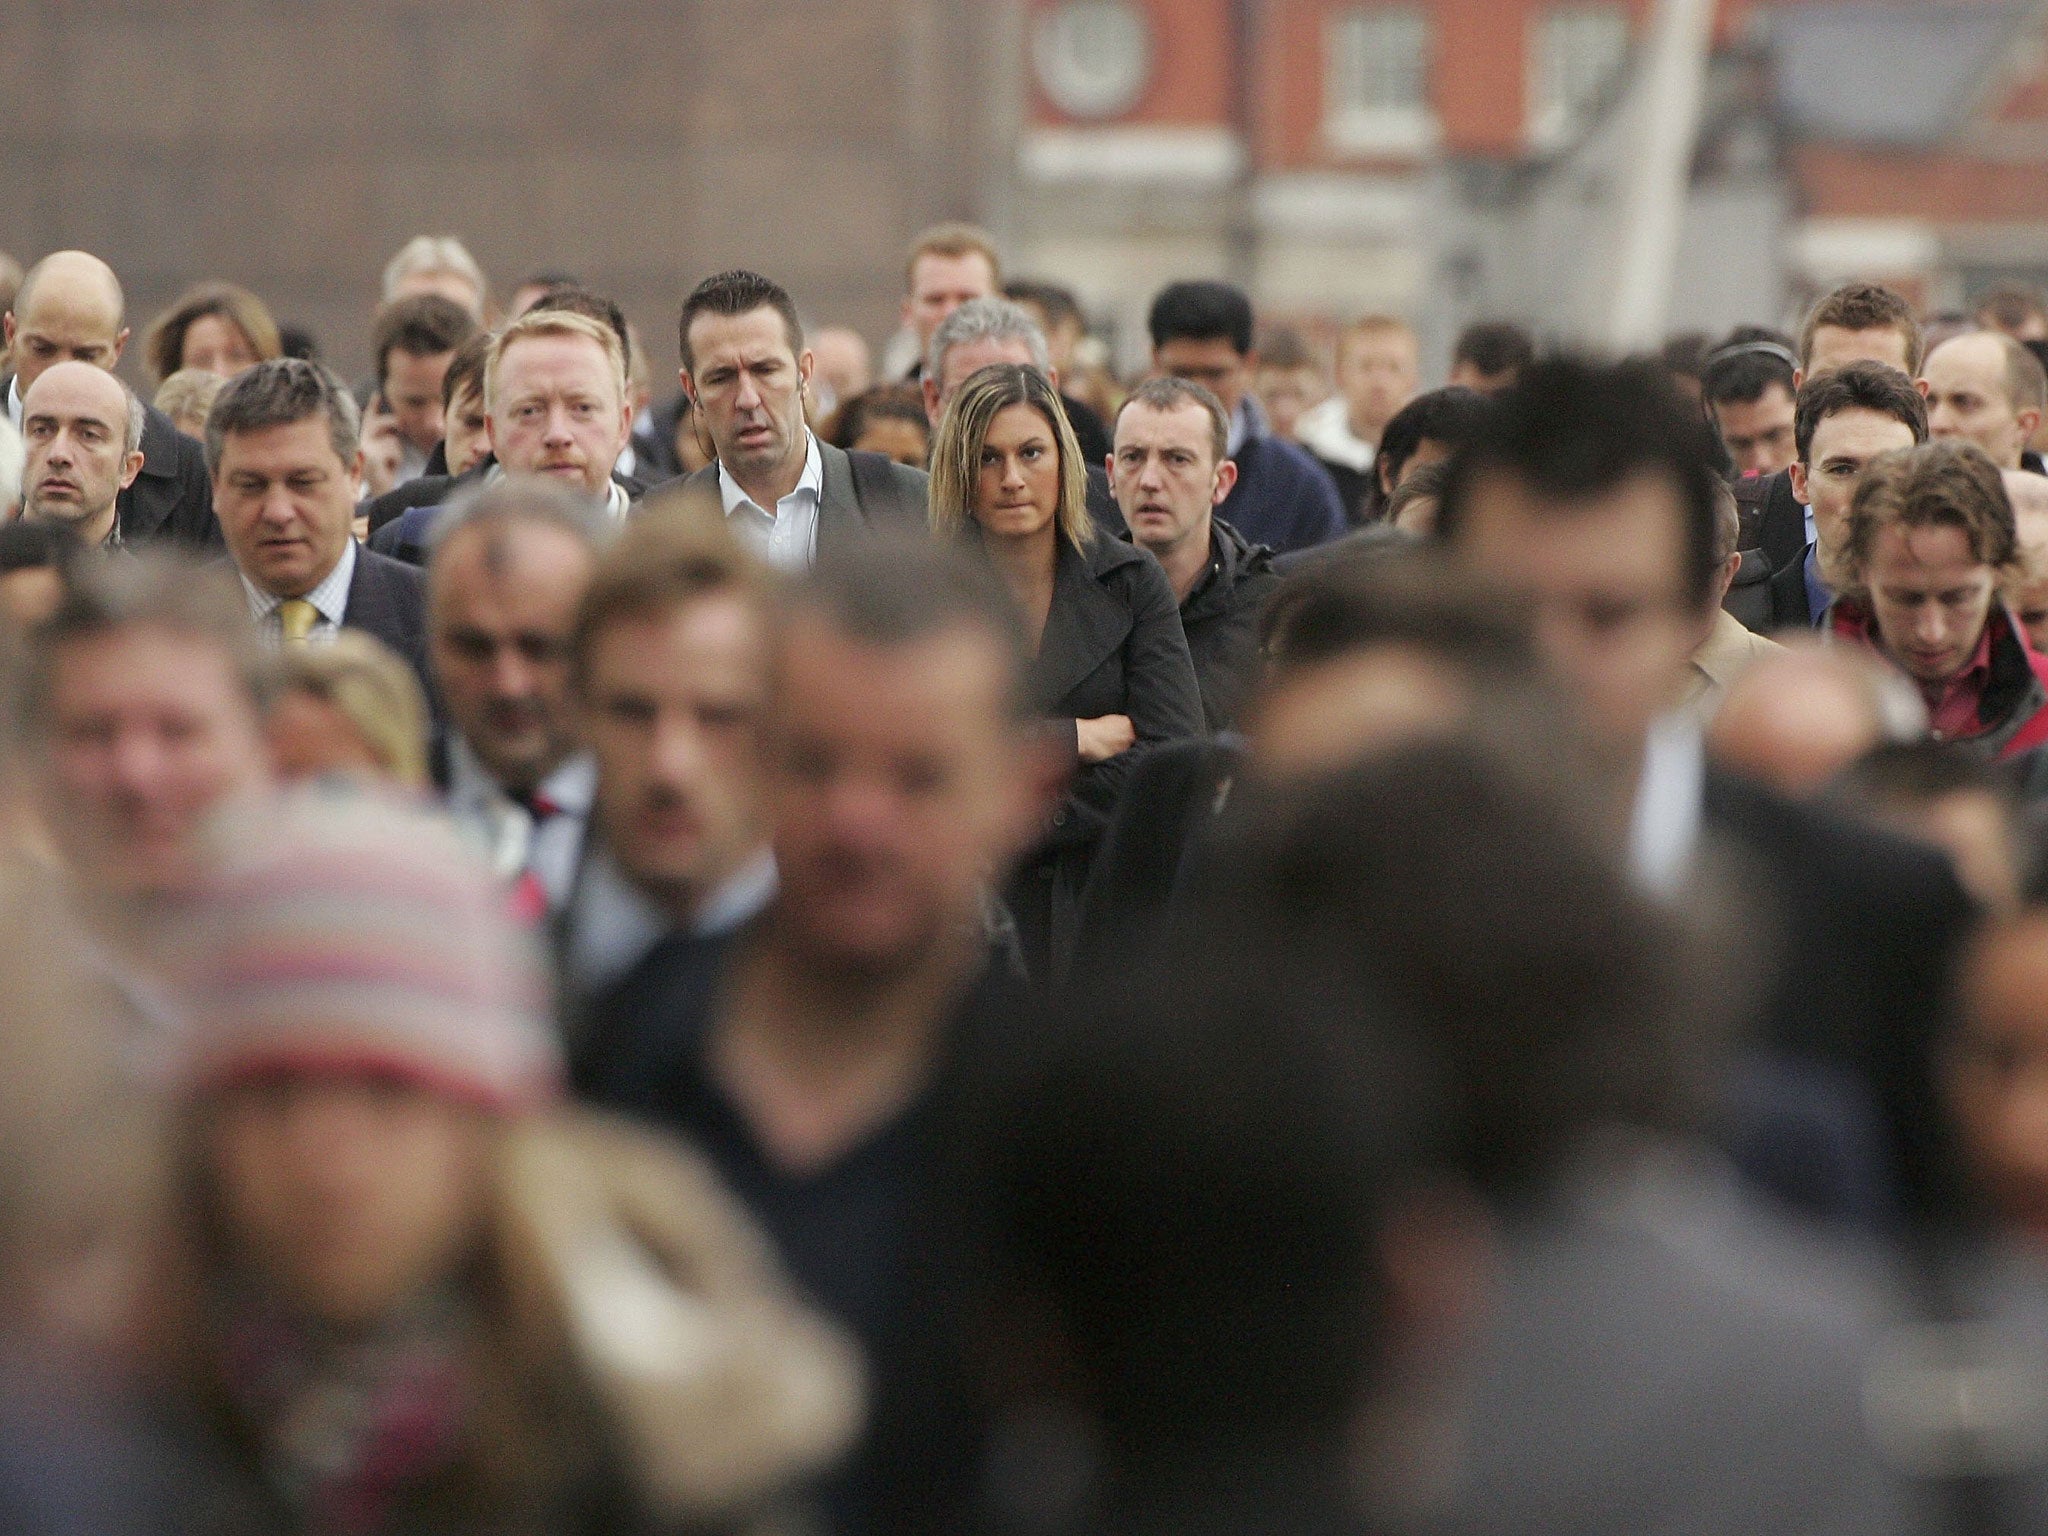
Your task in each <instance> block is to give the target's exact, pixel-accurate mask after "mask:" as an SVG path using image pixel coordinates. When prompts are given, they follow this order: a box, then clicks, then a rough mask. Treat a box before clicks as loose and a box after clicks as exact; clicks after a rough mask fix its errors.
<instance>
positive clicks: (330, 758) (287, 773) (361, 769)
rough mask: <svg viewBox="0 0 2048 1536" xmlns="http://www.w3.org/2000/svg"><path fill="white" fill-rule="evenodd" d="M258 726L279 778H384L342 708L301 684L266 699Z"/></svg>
mask: <svg viewBox="0 0 2048 1536" xmlns="http://www.w3.org/2000/svg"><path fill="white" fill-rule="evenodd" d="M263 731H264V738H265V740H266V741H267V742H268V744H269V747H270V767H271V771H272V772H273V773H275V774H276V775H277V777H278V779H279V780H281V781H282V782H284V783H287V784H296V783H299V782H301V781H303V780H307V779H328V778H343V779H358V780H363V781H366V782H367V781H374V780H377V779H380V778H382V777H384V765H383V764H382V763H381V762H379V761H378V760H377V752H376V749H375V748H373V747H372V746H371V745H370V743H369V742H367V741H366V740H364V739H363V733H362V732H361V731H359V730H357V729H356V726H355V722H354V721H353V720H351V719H349V717H348V712H347V711H346V710H344V709H342V708H341V707H340V706H339V705H337V704H335V703H334V702H333V701H332V700H329V699H323V698H320V697H319V696H318V695H316V694H311V693H308V692H307V691H306V690H305V689H303V688H287V689H286V690H285V691H284V692H283V693H281V694H279V695H278V697H277V698H276V699H275V700H273V701H272V703H271V706H270V713H269V714H268V715H267V716H266V717H265V718H264V722H263Z"/></svg>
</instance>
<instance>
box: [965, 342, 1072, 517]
mask: <svg viewBox="0 0 2048 1536" xmlns="http://www.w3.org/2000/svg"><path fill="white" fill-rule="evenodd" d="M1013 405H1028V406H1030V407H1031V408H1032V409H1033V410H1034V411H1036V412H1038V414H1039V415H1041V416H1043V417H1044V418H1045V421H1046V425H1047V426H1049V427H1051V428H1052V435H1053V441H1054V442H1056V443H1057V444H1058V445H1059V454H1060V502H1059V507H1058V509H1057V510H1056V511H1055V512H1054V514H1053V522H1054V523H1055V524H1056V525H1057V526H1058V528H1059V531H1060V532H1061V533H1063V534H1065V535H1066V536H1067V539H1068V540H1069V541H1070V542H1071V543H1072V544H1073V546H1074V548H1076V549H1086V548H1087V547H1088V545H1089V544H1090V543H1091V542H1092V541H1093V540H1094V538H1095V522H1094V519H1093V518H1091V517H1090V516H1089V515H1088V471H1087V469H1086V468H1085V467H1084V466H1083V464H1082V462H1081V445H1080V444H1079V443H1077V442H1075V441H1074V429H1073V428H1072V427H1071V426H1069V425H1068V423H1067V413H1066V410H1065V409H1064V408H1063V407H1062V406H1061V405H1060V397H1059V391H1058V390H1056V389H1054V388H1053V387H1052V385H1051V384H1050V383H1049V382H1048V381H1047V380H1046V377H1045V375H1044V374H1042V373H1040V372H1039V371H1038V370H1037V369H1036V368H1026V367H1024V366H1023V365H1022V364H1019V363H992V364H990V365H989V366H988V367H986V368H983V369H981V370H979V371H978V372H976V373H974V374H972V375H970V376H969V377H968V380H967V382H966V383H965V384H962V385H961V386H960V388H959V390H958V391H957V392H955V394H954V396H953V403H952V404H951V405H949V406H947V407H946V414H945V416H944V417H943V418H941V420H940V422H939V435H938V437H937V439H936V440H935V441H934V442H933V444H932V483H931V523H932V532H934V533H936V534H938V535H940V536H941V537H943V538H955V537H957V536H958V535H959V533H960V530H961V529H962V528H963V527H964V526H965V525H966V523H967V521H968V520H969V519H970V518H972V517H973V516H974V488H975V485H976V484H977V482H978V481H979V480H980V479H981V449H982V445H983V444H984V443H985V442H987V441H988V429H989V424H990V423H991V422H993V421H994V420H995V419H996V416H997V415H998V414H999V413H1000V412H1002V411H1005V410H1007V409H1009V408H1010V407H1011V406H1013Z"/></svg>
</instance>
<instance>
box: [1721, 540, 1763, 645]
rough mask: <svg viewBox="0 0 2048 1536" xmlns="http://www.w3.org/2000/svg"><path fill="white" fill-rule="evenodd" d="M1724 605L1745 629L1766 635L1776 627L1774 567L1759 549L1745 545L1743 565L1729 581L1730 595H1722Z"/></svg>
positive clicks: (1722, 604)
mask: <svg viewBox="0 0 2048 1536" xmlns="http://www.w3.org/2000/svg"><path fill="white" fill-rule="evenodd" d="M1721 606H1722V607H1723V608H1725V609H1727V610H1728V611H1729V612H1730V613H1732V614H1733V615H1735V618H1736V621H1737V622H1738V623H1740V624H1741V625H1742V627H1743V628H1745V629H1750V630H1754V631H1755V632H1756V633H1757V634H1760V635H1767V634H1769V633H1770V632H1771V630H1772V629H1773V628H1775V627H1776V626H1775V624H1774V623H1773V621H1772V611H1771V610H1772V604H1771V568H1770V566H1769V565H1768V564H1766V563H1765V561H1764V552H1763V551H1762V550H1760V549H1745V550H1744V551H1743V552H1742V566H1741V569H1739V570H1737V571H1736V573H1735V580H1734V581H1732V582H1731V583H1729V586H1728V595H1727V596H1726V597H1724V598H1722V599H1721Z"/></svg>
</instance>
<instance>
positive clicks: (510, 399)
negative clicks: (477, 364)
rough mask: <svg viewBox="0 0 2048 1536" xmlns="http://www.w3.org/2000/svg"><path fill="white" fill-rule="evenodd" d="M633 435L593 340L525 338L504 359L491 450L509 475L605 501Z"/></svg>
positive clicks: (628, 415)
mask: <svg viewBox="0 0 2048 1536" xmlns="http://www.w3.org/2000/svg"><path fill="white" fill-rule="evenodd" d="M632 434H633V412H632V408H631V407H630V406H628V405H627V404H626V397H625V393H624V391H623V390H621V388H620V387H619V380H618V377H617V376H616V375H615V374H614V373H613V372H612V366H611V359H610V358H609V357H607V356H606V355H605V350H604V348H603V347H601V346H599V345H598V344H597V343H596V342H595V341H593V340H591V339H590V338H589V337H588V336H577V335H547V334H543V335H539V336H522V337H520V338H519V340H517V341H515V342H513V343H512V345H511V346H509V347H507V348H506V349H505V350H504V352H503V353H502V354H500V356H499V358H498V399H497V404H496V407H495V408H494V409H493V410H492V412H491V415H490V436H491V451H492V452H494V453H495V454H497V456H498V462H499V463H500V464H502V465H504V466H505V469H506V471H507V472H508V473H511V474H520V475H546V476H548V477H549V478H550V479H553V480H559V481H561V482H562V484H564V485H565V486H567V487H569V488H570V489H571V490H574V491H579V492H581V493H582V494H583V495H585V496H590V497H603V496H606V495H608V494H609V493H610V492H609V487H610V484H611V478H612V466H613V465H614V464H616V463H617V462H618V459H619V454H620V453H621V452H622V451H624V449H625V446H626V439H627V438H629V437H631V436H632Z"/></svg>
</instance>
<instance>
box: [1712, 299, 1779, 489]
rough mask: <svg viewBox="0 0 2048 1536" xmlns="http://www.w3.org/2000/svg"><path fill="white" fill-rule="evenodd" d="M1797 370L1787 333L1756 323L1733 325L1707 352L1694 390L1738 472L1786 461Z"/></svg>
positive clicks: (1768, 471) (1765, 469) (1757, 471)
mask: <svg viewBox="0 0 2048 1536" xmlns="http://www.w3.org/2000/svg"><path fill="white" fill-rule="evenodd" d="M1798 372H1799V360H1798V358H1796V357H1795V356H1794V355H1793V353H1792V338H1791V337H1789V336H1783V335H1780V334H1779V333H1778V332H1776V331H1772V330H1767V329H1765V328H1764V327H1762V326H1757V325H1740V326H1737V327H1736V328H1735V329H1734V330H1733V331H1732V332H1730V333H1729V335H1728V339H1727V340H1726V341H1724V342H1722V343H1721V345H1720V346H1718V347H1716V348H1715V349H1714V351H1713V352H1712V353H1711V354H1709V355H1708V357H1707V361H1706V366H1705V370H1704V372H1703V373H1702V375H1701V378H1700V396H1701V399H1702V400H1703V401H1704V402H1705V404H1706V408H1707V419H1708V420H1709V421H1711V422H1713V424H1714V429H1715V430H1716V431H1717V432H1719V433H1720V434H1721V444H1722V446H1723V447H1725V448H1726V449H1727V450H1728V457H1729V458H1730V459H1731V460H1733V461H1734V465H1735V473H1736V474H1737V475H1738V476H1742V475H1764V476H1769V475H1775V474H1777V473H1778V472H1779V471H1780V470H1782V469H1784V468H1785V467H1786V466H1787V465H1788V464H1790V463H1791V462H1792V397H1793V395H1794V394H1796V393H1797V392H1798V388H1799V386H1798V385H1797V384H1796V383H1795V382H1794V377H1795V375H1796V374H1797V373H1798Z"/></svg>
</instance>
